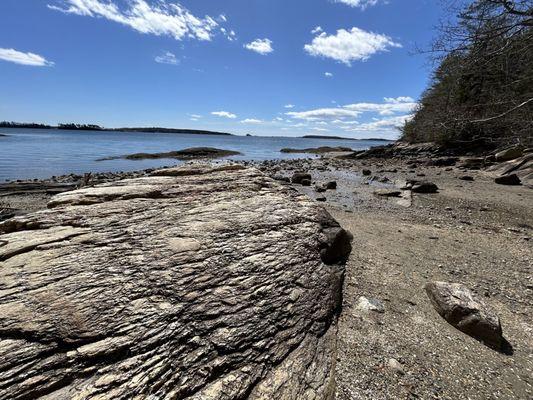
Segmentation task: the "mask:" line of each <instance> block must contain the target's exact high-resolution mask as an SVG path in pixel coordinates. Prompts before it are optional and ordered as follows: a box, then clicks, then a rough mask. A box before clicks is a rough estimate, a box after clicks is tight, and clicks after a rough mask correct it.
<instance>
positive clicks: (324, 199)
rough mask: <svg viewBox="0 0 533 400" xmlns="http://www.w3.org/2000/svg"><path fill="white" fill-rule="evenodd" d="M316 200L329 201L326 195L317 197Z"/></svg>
mask: <svg viewBox="0 0 533 400" xmlns="http://www.w3.org/2000/svg"><path fill="white" fill-rule="evenodd" d="M316 201H320V202H324V201H327V199H326V198H325V197H317V198H316Z"/></svg>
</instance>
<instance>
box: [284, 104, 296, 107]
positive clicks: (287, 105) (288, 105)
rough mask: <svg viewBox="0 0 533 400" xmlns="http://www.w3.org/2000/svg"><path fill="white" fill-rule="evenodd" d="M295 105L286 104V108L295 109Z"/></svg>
mask: <svg viewBox="0 0 533 400" xmlns="http://www.w3.org/2000/svg"><path fill="white" fill-rule="evenodd" d="M294 107H295V105H294V104H285V108H294Z"/></svg>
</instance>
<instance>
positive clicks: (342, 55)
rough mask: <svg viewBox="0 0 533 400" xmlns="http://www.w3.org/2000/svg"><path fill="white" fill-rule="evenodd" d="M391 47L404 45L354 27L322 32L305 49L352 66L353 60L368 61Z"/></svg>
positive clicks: (313, 54)
mask: <svg viewBox="0 0 533 400" xmlns="http://www.w3.org/2000/svg"><path fill="white" fill-rule="evenodd" d="M391 47H402V45H401V44H399V43H396V42H394V41H393V40H392V39H391V38H390V37H389V36H386V35H381V34H378V33H373V32H366V31H364V30H362V29H359V28H352V29H351V30H349V31H347V30H345V29H339V30H338V31H337V33H336V34H335V35H328V34H327V33H325V32H322V33H321V34H320V35H318V36H316V37H315V38H314V39H313V41H312V42H311V43H310V44H306V45H305V47H304V49H305V51H306V52H307V53H309V54H310V55H312V56H314V57H326V58H332V59H334V60H336V61H339V62H342V63H344V64H346V65H348V66H350V65H351V63H352V62H353V61H366V60H368V59H369V58H370V56H372V55H373V54H376V53H378V52H383V51H388V49H389V48H391Z"/></svg>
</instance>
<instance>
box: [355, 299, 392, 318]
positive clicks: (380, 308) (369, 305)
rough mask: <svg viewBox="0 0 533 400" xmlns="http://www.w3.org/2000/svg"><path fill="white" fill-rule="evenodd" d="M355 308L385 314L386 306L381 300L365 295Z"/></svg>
mask: <svg viewBox="0 0 533 400" xmlns="http://www.w3.org/2000/svg"><path fill="white" fill-rule="evenodd" d="M355 308H356V309H358V310H361V311H365V312H369V311H373V312H377V313H380V314H383V313H384V312H385V306H384V305H383V303H382V302H381V301H380V300H378V299H372V298H368V297H364V296H361V297H359V299H358V300H357V304H356V305H355Z"/></svg>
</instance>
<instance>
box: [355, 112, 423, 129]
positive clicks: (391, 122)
mask: <svg viewBox="0 0 533 400" xmlns="http://www.w3.org/2000/svg"><path fill="white" fill-rule="evenodd" d="M411 118H413V115H412V114H409V115H400V116H396V117H391V118H383V119H378V120H375V121H372V122H367V123H364V124H359V125H357V126H356V127H354V128H352V129H349V130H350V131H352V132H355V131H359V132H361V131H379V132H388V131H391V130H394V129H397V128H399V127H401V126H403V124H405V122H406V121H409V120H411Z"/></svg>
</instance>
